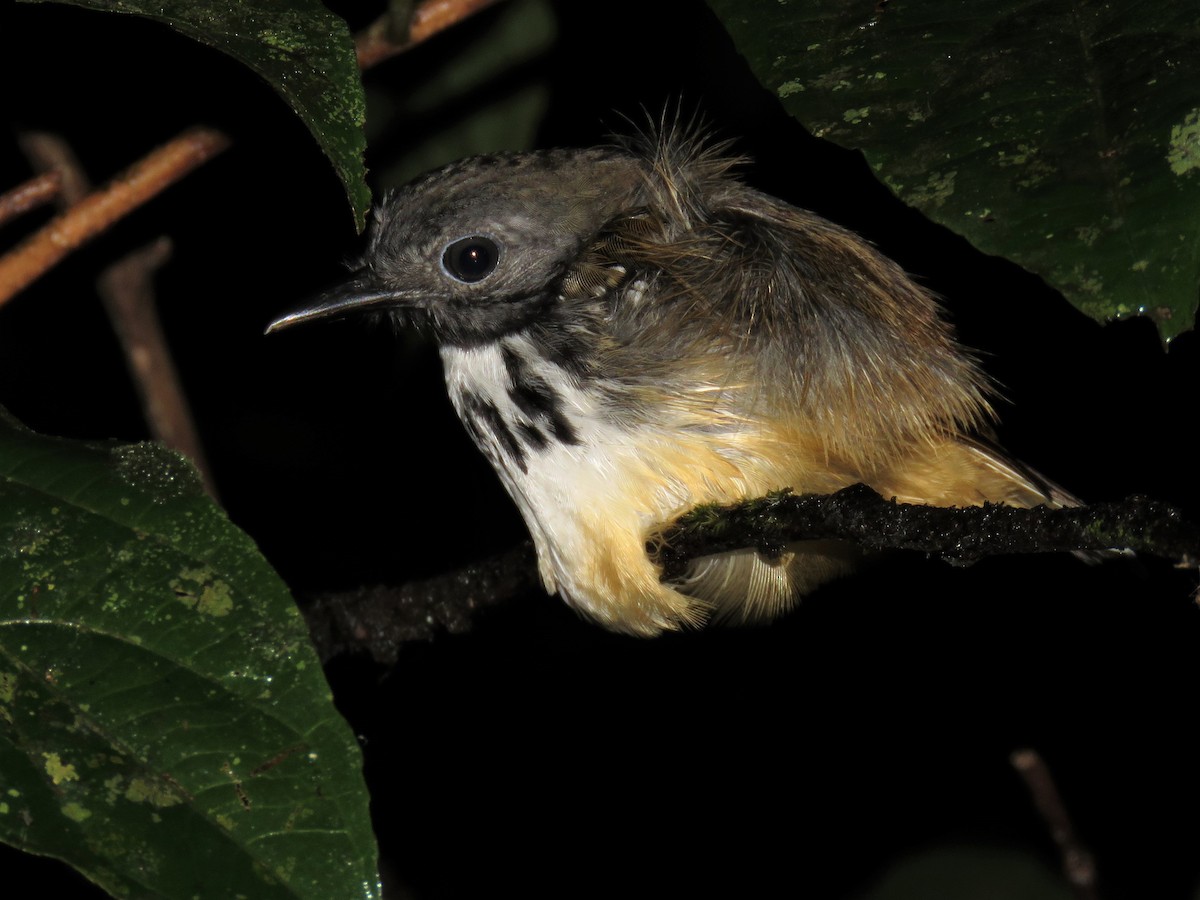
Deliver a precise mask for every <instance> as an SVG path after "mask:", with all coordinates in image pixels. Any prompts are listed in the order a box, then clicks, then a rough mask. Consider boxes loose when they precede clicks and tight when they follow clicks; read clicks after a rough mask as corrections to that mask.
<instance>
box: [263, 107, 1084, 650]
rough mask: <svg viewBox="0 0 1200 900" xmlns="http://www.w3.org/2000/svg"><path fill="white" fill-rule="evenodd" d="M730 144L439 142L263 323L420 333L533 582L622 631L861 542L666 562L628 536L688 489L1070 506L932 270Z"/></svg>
mask: <svg viewBox="0 0 1200 900" xmlns="http://www.w3.org/2000/svg"><path fill="white" fill-rule="evenodd" d="M731 148H732V142H729V141H720V140H714V139H712V138H711V137H710V136H709V135H708V133H707V132H706V131H705V129H703V128H698V127H690V126H687V125H685V124H679V123H674V124H672V123H667V122H665V121H664V122H661V123H658V125H656V126H652V127H651V126H648V127H646V128H643V129H638V130H635V132H634V133H633V134H632V135H629V136H622V137H616V138H613V139H612V140H611V141H610V142H609V143H607V144H604V145H601V146H594V147H587V148H576V149H561V148H560V149H545V150H535V151H528V152H505V153H495V154H490V155H484V156H475V157H471V158H468V159H464V160H461V161H458V162H454V163H451V164H449V165H446V166H444V167H442V168H440V169H437V170H435V171H433V172H430V173H428V174H425V175H423V176H420V177H418V178H416V179H415V180H414V181H412V182H410V183H409V184H407V185H406V186H404V187H403V188H401V189H399V190H396V191H394V192H392V193H390V194H388V195H387V196H386V197H385V198H384V200H383V201H382V202H381V203H380V204H378V205H377V206H376V207H375V208H374V209H373V211H372V222H371V225H370V228H369V232H368V238H367V242H366V249H365V251H364V252H363V254H362V255H361V257H360V258H359V259H358V260H357V261H356V262H354V263H353V264H352V265H351V274H350V276H349V277H348V278H347V279H346V280H345V282H344V283H342V284H340V285H338V286H337V287H335V288H333V289H332V290H330V291H328V292H326V293H324V294H321V295H318V297H317V298H315V299H314V300H312V301H310V302H308V303H306V304H304V305H303V306H301V307H300V308H298V309H296V310H294V311H292V312H289V313H287V314H285V315H283V316H280V317H279V318H277V319H275V320H274V321H273V322H272V323H271V324H270V326H269V327H268V329H267V330H268V332H275V331H279V330H281V329H284V328H288V327H291V326H294V325H297V324H300V323H305V322H309V321H313V320H318V319H326V318H331V317H343V316H348V315H353V314H372V315H375V316H382V317H384V318H386V319H390V320H391V321H392V322H393V323H395V325H396V326H397V327H398V328H401V327H415V328H418V329H424V330H426V331H427V332H428V333H430V334H432V336H433V338H434V339H435V341H436V343H437V344H438V347H439V352H440V356H441V361H442V364H443V369H444V374H445V383H446V388H447V392H448V394H449V398H450V401H451V403H452V404H453V406H454V409H455V411H456V412H457V414H458V417H459V418H460V419H461V421H462V423H463V425H464V426H465V428H466V431H467V433H468V434H469V435H470V438H471V439H472V440H473V442H474V443H475V445H476V446H477V447H478V449H479V450H480V451H481V452H482V453H483V455H484V456H485V457H486V458H487V459H488V460H489V461H490V463H491V464H492V466H493V467H494V469H495V471H496V473H497V474H498V476H499V478H500V480H501V481H502V482H503V484H504V487H505V488H506V489H507V491H508V493H509V495H510V496H511V497H512V500H513V501H514V503H515V505H516V506H517V507H518V509H519V511H520V513H521V515H522V517H523V519H524V521H525V523H526V525H527V527H528V529H529V532H530V535H531V537H532V540H533V543H534V546H535V549H536V553H537V559H538V569H539V573H540V576H541V579H542V581H543V583H544V585H545V587H546V589H547V591H548V592H550V593H557V594H558V595H559V596H560V597H561V598H562V599H563V600H565V601H566V603H567V604H569V605H570V606H571V607H573V608H574V609H576V610H577V611H579V612H581V613H582V614H584V615H585V616H586V617H588V618H590V619H592V620H594V621H596V622H598V623H599V624H601V625H603V626H605V627H606V628H608V629H611V630H613V631H617V632H622V633H625V634H630V635H636V636H642V637H651V636H655V635H659V634H661V633H663V632H668V631H674V630H678V629H681V628H689V627H695V626H700V625H703V624H705V623H706V622H709V621H710V620H726V621H733V622H754V621H762V620H768V619H772V618H774V617H776V616H778V615H780V614H782V613H783V612H785V611H786V610H789V609H790V608H792V607H793V606H794V605H795V604H796V603H797V601H798V600H799V599H800V598H801V597H803V596H805V595H807V594H809V593H811V592H812V591H813V590H815V589H816V588H817V587H819V586H820V585H822V584H823V583H825V582H827V581H829V580H831V579H833V578H836V577H839V576H842V575H844V574H847V573H849V572H850V571H852V570H853V568H854V567H855V565H856V564H857V562H858V560H859V558H860V556H861V553H860V552H859V550H858V549H857V548H855V547H854V546H853V545H850V544H847V543H843V542H836V541H828V540H808V541H797V542H795V543H792V544H790V545H788V546H787V548H786V550H785V552H783V553H782V554H778V555H774V556H765V555H763V554H761V553H759V552H757V551H755V550H754V549H746V550H738V551H729V552H722V553H717V554H713V555H711V556H707V557H703V558H701V559H698V560H694V561H693V562H692V563H691V564H690V565H689V567H688V569H687V570H686V571H685V572H684V573H683V574H682V575H680V576H678V577H675V578H673V579H670V580H667V581H664V580H663V577H662V572H661V570H660V569H659V567H658V566H657V565H656V564H655V563H654V562H653V561H652V560H651V558H650V557H649V556H648V555H647V550H646V548H647V540H648V537H649V536H650V535H652V534H653V533H655V530H656V529H657V528H659V527H661V526H662V524H663V523H666V522H669V521H671V520H673V519H674V518H675V517H677V516H679V515H680V514H682V513H684V512H686V511H687V510H689V509H692V508H694V507H696V506H697V505H699V504H705V503H729V502H735V501H739V500H742V499H747V498H752V497H760V496H764V495H766V494H768V493H769V492H772V491H777V490H781V489H790V490H791V491H793V492H795V493H800V494H828V493H832V492H834V491H837V490H839V489H841V488H844V487H847V486H850V485H853V484H857V483H862V484H865V485H867V486H868V487H870V488H872V489H874V490H875V491H877V492H878V493H880V494H881V495H883V496H884V497H885V498H892V499H895V500H896V501H899V502H903V503H917V504H928V505H935V506H975V505H981V504H983V503H1002V504H1008V505H1012V506H1018V507H1032V506H1037V505H1040V504H1048V505H1051V506H1073V505H1077V504H1078V502H1079V501H1078V500H1077V499H1076V498H1075V497H1073V496H1072V495H1071V494H1069V493H1068V492H1067V491H1065V490H1063V489H1062V488H1060V487H1058V486H1057V485H1054V484H1053V483H1051V482H1049V481H1047V480H1046V479H1044V478H1042V477H1041V476H1040V475H1038V474H1037V473H1036V472H1034V471H1033V470H1032V469H1029V468H1028V467H1026V466H1024V465H1022V464H1020V463H1018V462H1016V461H1014V460H1013V459H1011V458H1009V457H1008V456H1007V455H1006V454H1005V453H1004V452H1003V451H1001V450H1000V449H998V448H997V447H996V446H995V445H994V444H993V443H991V442H990V440H989V439H988V436H987V432H988V428H989V426H990V424H991V423H992V421H993V419H994V413H993V409H992V401H993V399H994V397H995V388H994V386H993V385H992V383H991V382H990V380H989V379H988V377H987V376H986V375H985V374H984V373H983V371H982V368H981V366H980V363H979V360H978V358H977V356H976V355H975V354H974V353H973V352H972V351H970V350H969V349H967V348H966V347H964V346H963V345H962V344H960V343H959V341H958V339H957V338H956V336H955V333H954V331H953V329H952V327H951V326H950V324H949V323H948V321H947V319H946V317H945V314H944V312H943V310H942V308H941V305H940V302H939V300H938V299H937V298H936V297H935V295H934V294H933V293H932V292H930V291H929V290H927V289H925V288H924V287H922V286H921V285H919V284H918V283H917V282H915V281H914V280H913V279H912V278H910V277H909V276H908V275H907V274H906V273H905V272H904V270H903V269H902V268H901V267H900V266H899V265H898V264H896V263H895V262H893V261H892V260H891V259H889V258H887V257H886V256H885V255H883V254H882V253H881V252H880V251H878V250H877V249H876V248H875V247H874V246H873V245H872V244H870V243H869V242H867V241H866V240H864V239H862V238H860V237H858V236H857V235H856V234H854V233H852V232H851V231H849V230H847V229H845V228H843V227H841V226H839V225H837V224H834V223H833V222H831V221H829V220H827V219H825V218H822V217H821V216H819V215H817V214H815V213H813V212H810V211H807V210H805V209H802V208H799V207H797V206H793V205H791V204H789V203H787V202H785V201H783V200H781V199H778V198H776V197H774V196H771V195H769V194H766V193H764V192H762V191H759V190H757V189H755V188H753V187H751V186H749V185H748V184H747V183H746V181H745V180H744V178H743V176H742V171H743V169H744V168H745V166H746V163H747V161H746V160H745V159H744V158H742V157H740V156H738V155H737V154H735V153H733V152H732V149H731Z"/></svg>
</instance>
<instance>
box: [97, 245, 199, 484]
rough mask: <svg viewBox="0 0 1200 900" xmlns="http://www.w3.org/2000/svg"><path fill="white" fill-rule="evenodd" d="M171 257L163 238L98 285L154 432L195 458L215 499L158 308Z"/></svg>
mask: <svg viewBox="0 0 1200 900" xmlns="http://www.w3.org/2000/svg"><path fill="white" fill-rule="evenodd" d="M170 256H171V239H170V238H168V237H165V236H164V237H160V238H158V239H157V240H155V241H152V242H151V243H149V244H147V245H145V246H144V247H140V248H139V249H137V250H134V251H133V252H132V253H128V254H126V255H125V256H124V257H122V258H121V259H120V260H118V261H117V262H115V263H113V264H112V265H111V266H109V267H108V268H107V269H105V270H104V271H103V272H102V273H101V274H100V278H99V279H98V280H97V282H96V287H97V290H98V291H99V292H100V298H101V300H103V301H104V308H105V309H106V310H107V311H108V317H109V319H110V320H111V321H112V324H113V330H114V331H116V333H117V339H118V340H120V342H121V347H122V349H123V350H124V352H125V361H126V364H127V365H128V366H129V372H130V375H131V376H132V377H133V383H134V385H135V386H136V387H137V391H138V396H139V397H140V398H141V401H142V412H143V414H144V415H145V417H146V422H147V424H148V425H149V426H150V433H151V434H153V435H154V437H155V438H156V439H157V440H159V441H162V443H164V444H166V445H167V446H168V447H170V448H171V449H173V450H178V451H179V452H180V453H182V454H183V455H184V456H186V457H187V458H188V459H190V460H191V461H192V463H193V464H194V465H195V466H196V468H197V469H198V470H199V472H200V478H201V480H202V481H203V482H204V487H205V489H206V490H207V491H208V493H209V496H211V497H212V498H213V499H214V500H215V499H217V489H216V485H215V484H214V483H213V478H212V469H211V468H210V467H209V465H208V459H207V458H206V457H205V455H204V447H203V446H202V445H201V443H200V435H199V433H198V431H197V430H196V426H195V423H194V421H193V419H192V413H191V408H190V406H189V405H188V402H187V396H186V395H185V394H184V392H183V386H182V384H180V381H179V374H178V372H177V371H176V369H175V363H174V361H173V360H172V358H171V352H170V350H169V349H168V347H167V339H166V337H165V336H164V335H163V331H162V325H161V324H160V322H159V318H158V310H157V309H156V308H155V296H154V275H155V272H157V271H158V269H160V268H161V267H162V266H163V264H164V263H166V261H167V260H168V259H170Z"/></svg>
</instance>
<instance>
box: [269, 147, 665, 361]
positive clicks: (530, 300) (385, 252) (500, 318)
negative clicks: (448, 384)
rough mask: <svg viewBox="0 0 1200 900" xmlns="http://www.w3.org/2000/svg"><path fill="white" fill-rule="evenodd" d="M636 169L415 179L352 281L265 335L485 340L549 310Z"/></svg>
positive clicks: (563, 161) (545, 160)
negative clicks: (384, 319) (305, 327)
mask: <svg viewBox="0 0 1200 900" xmlns="http://www.w3.org/2000/svg"><path fill="white" fill-rule="evenodd" d="M644 171H645V170H644V166H643V164H642V163H641V162H640V161H639V160H638V159H637V158H636V157H635V156H633V155H630V154H629V153H628V152H625V151H622V150H619V149H605V148H598V149H589V150H551V151H542V152H536V153H523V154H497V155H492V156H479V157H473V158H470V159H465V160H462V161H460V162H456V163H452V164H450V165H448V166H445V167H444V168H442V169H438V170H436V171H434V172H431V173H429V174H426V175H423V176H421V177H420V178H418V179H417V180H416V181H413V182H411V183H410V184H408V185H407V186H405V187H403V188H401V189H400V190H398V191H396V192H395V193H393V194H391V195H389V196H388V197H387V198H386V199H385V200H384V201H383V203H382V204H380V205H379V206H378V207H377V208H376V209H375V210H374V213H373V220H372V225H371V233H370V241H369V245H368V248H367V250H366V253H365V254H364V255H363V256H362V258H361V259H360V260H359V261H358V264H357V265H356V266H355V268H354V271H353V273H352V275H351V277H350V279H349V280H348V281H347V282H346V283H344V284H342V285H341V286H339V287H336V288H334V289H333V290H331V291H329V292H327V293H325V294H322V295H321V296H319V297H317V298H316V299H315V300H313V301H310V302H309V303H308V304H306V305H304V306H302V307H300V308H299V309H296V310H295V311H293V312H290V313H288V314H286V315H284V316H282V317H280V318H279V319H276V320H275V321H274V322H272V323H271V325H270V327H269V328H268V329H267V330H268V331H269V332H270V331H276V330H279V329H281V328H286V327H289V326H291V325H295V324H298V323H300V322H307V321H310V320H313V319H318V318H326V317H334V316H342V315H347V314H352V313H357V312H363V311H384V312H387V313H390V314H391V315H393V316H394V317H395V318H397V319H398V320H399V321H402V322H405V323H408V322H412V323H415V324H419V325H420V324H427V325H428V326H429V327H430V328H431V329H432V331H433V333H434V335H435V336H436V337H437V338H438V339H439V340H440V341H444V342H449V343H458V344H471V343H476V342H480V341H487V340H492V339H494V338H496V337H498V336H500V335H502V334H505V333H508V332H510V331H513V330H516V329H519V328H521V327H523V325H525V324H527V323H528V322H529V321H532V320H533V319H534V318H536V317H537V316H538V315H539V314H540V312H541V311H542V310H543V309H544V308H545V306H546V305H547V304H549V303H552V302H553V301H554V299H555V296H556V291H557V289H558V286H559V285H560V283H561V281H562V279H563V277H564V275H565V274H566V273H567V272H568V271H569V270H570V268H571V266H572V264H573V263H575V262H576V260H577V259H578V258H579V256H580V254H581V252H582V251H583V250H584V248H586V247H587V246H588V245H589V244H590V243H591V242H592V241H593V240H594V239H595V236H596V235H597V234H598V233H599V232H600V230H601V229H602V228H603V227H604V225H605V224H606V223H607V222H608V221H610V220H611V219H612V218H613V217H615V216H617V215H619V214H620V213H621V211H622V210H624V209H628V208H629V207H630V206H631V205H636V203H637V197H638V194H639V191H641V190H642V185H643V182H644Z"/></svg>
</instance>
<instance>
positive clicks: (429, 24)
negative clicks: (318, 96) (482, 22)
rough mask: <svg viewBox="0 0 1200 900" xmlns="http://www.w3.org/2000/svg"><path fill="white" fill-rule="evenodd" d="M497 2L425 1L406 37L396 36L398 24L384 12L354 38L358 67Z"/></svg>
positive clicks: (415, 12) (382, 58)
mask: <svg viewBox="0 0 1200 900" xmlns="http://www.w3.org/2000/svg"><path fill="white" fill-rule="evenodd" d="M496 2H497V0H424V2H422V3H418V4H417V7H416V9H414V10H413V14H412V19H411V20H410V21H409V23H408V35H407V37H406V38H404V39H397V38H396V36H395V35H394V33H393V32H394V26H395V23H394V22H393V21H392V18H391V15H390V14H389V13H384V14H383V15H382V16H380V17H379V18H378V19H376V20H375V21H374V22H372V23H371V24H370V25H368V26H367V27H366V28H364V29H363V30H362V31H361V32H359V33H358V35H357V36H356V37H355V38H354V49H355V52H356V53H357V54H358V67H359V68H360V69H369V68H371V66H373V65H376V64H377V63H381V62H383V61H384V60H385V59H388V58H389V57H392V56H396V55H397V54H399V53H403V52H404V51H405V50H408V49H409V48H410V47H414V46H416V45H417V44H419V43H421V42H422V41H425V40H428V39H429V38H431V37H433V36H434V35H435V34H437V33H438V32H439V31H443V30H444V29H446V28H449V27H450V26H451V25H454V24H456V23H458V22H461V21H462V20H463V19H466V18H468V17H469V16H473V15H475V13H477V12H479V11H480V10H481V9H484V8H486V7H488V6H491V5H492V4H494V3H496Z"/></svg>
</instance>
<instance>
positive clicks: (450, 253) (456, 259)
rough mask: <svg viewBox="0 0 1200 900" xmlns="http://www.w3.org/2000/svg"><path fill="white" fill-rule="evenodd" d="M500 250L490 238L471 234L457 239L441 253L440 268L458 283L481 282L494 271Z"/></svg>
mask: <svg viewBox="0 0 1200 900" xmlns="http://www.w3.org/2000/svg"><path fill="white" fill-rule="evenodd" d="M499 261H500V248H499V247H497V246H496V242H495V241H493V240H492V239H491V238H490V237H484V236H483V235H482V234H473V235H471V236H470V237H465V238H459V239H458V240H457V241H455V242H454V243H453V244H451V245H450V246H449V247H447V248H446V249H445V251H444V252H443V253H442V267H443V268H444V269H445V270H446V272H447V273H448V274H449V275H450V276H451V277H452V278H455V279H457V280H458V281H464V282H466V283H468V284H471V283H473V282H476V281H483V279H485V278H487V277H488V276H489V275H491V274H492V272H494V271H495V269H496V263H498V262H499Z"/></svg>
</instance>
